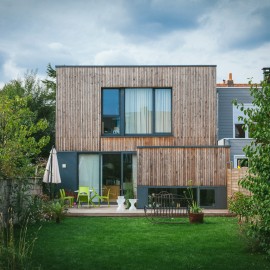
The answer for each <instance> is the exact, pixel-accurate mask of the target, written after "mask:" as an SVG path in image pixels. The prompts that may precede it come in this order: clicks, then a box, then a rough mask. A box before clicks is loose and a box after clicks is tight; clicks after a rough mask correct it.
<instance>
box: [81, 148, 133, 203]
mask: <svg viewBox="0 0 270 270" xmlns="http://www.w3.org/2000/svg"><path fill="white" fill-rule="evenodd" d="M79 186H89V187H90V188H91V187H93V188H94V189H95V190H96V191H97V192H98V193H99V194H104V195H105V194H106V192H107V190H108V189H110V201H111V202H116V200H117V198H118V196H120V195H126V194H127V192H128V193H130V192H131V191H132V194H133V196H136V192H137V157H136V155H134V154H131V153H108V154H107V153H104V154H80V155H79Z"/></svg>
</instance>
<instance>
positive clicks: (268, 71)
mask: <svg viewBox="0 0 270 270" xmlns="http://www.w3.org/2000/svg"><path fill="white" fill-rule="evenodd" d="M262 70H263V79H264V80H265V81H267V82H268V83H270V67H265V68H263V69H262Z"/></svg>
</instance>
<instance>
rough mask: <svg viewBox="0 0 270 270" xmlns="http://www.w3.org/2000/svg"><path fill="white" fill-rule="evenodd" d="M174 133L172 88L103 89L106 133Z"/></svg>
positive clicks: (112, 134) (104, 130) (103, 117)
mask: <svg viewBox="0 0 270 270" xmlns="http://www.w3.org/2000/svg"><path fill="white" fill-rule="evenodd" d="M171 132H172V98H171V89H170V88H162V89H161V88H121V89H109V88H106V89H103V91H102V134H103V135H110V136H119V135H121V136H124V135H130V136H131V135H148V134H149V135H159V134H160V135H166V134H171Z"/></svg>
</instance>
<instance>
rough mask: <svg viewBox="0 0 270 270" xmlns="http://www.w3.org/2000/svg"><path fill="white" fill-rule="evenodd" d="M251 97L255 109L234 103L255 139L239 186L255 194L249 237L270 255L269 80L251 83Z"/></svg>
mask: <svg viewBox="0 0 270 270" xmlns="http://www.w3.org/2000/svg"><path fill="white" fill-rule="evenodd" d="M250 94H251V96H252V97H253V98H254V100H253V102H252V103H253V105H254V107H253V108H244V106H243V104H237V102H236V101H235V102H234V104H235V105H236V106H238V107H240V109H241V110H242V111H243V112H244V114H245V115H246V116H247V117H244V118H243V117H241V120H242V121H244V127H245V129H248V130H249V134H250V137H251V138H253V141H252V142H251V144H250V145H248V146H246V147H245V148H244V152H245V154H246V156H247V157H248V160H249V171H248V175H247V176H246V177H245V178H244V179H242V180H241V181H240V185H242V186H243V187H244V188H246V189H247V190H249V191H250V192H251V194H252V195H251V196H250V197H249V200H248V204H249V207H248V217H249V218H248V219H247V225H248V226H247V228H248V229H247V234H248V236H249V237H250V238H251V239H252V240H253V242H254V243H258V245H259V247H261V248H262V249H263V250H264V251H265V252H266V253H268V255H270V83H269V81H268V80H267V78H266V79H265V80H264V81H263V82H262V84H261V87H258V86H257V85H253V84H252V83H251V82H250ZM239 120H240V119H239Z"/></svg>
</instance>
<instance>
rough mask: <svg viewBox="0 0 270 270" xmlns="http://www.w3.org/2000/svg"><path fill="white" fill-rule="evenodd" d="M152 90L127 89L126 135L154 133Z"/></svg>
mask: <svg viewBox="0 0 270 270" xmlns="http://www.w3.org/2000/svg"><path fill="white" fill-rule="evenodd" d="M152 91H153V90H152V89H151V88H127V89H126V90H125V133H126V134H149V133H152V111H153V109H152V107H153V105H152V103H153V101H152V93H153V92H152Z"/></svg>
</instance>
